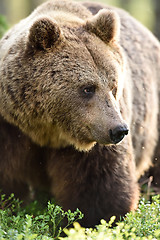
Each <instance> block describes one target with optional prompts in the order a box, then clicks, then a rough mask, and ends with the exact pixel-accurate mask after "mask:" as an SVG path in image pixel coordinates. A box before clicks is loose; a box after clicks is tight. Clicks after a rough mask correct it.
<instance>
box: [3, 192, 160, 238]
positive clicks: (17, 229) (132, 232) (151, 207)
mask: <svg viewBox="0 0 160 240" xmlns="http://www.w3.org/2000/svg"><path fill="white" fill-rule="evenodd" d="M0 206H1V209H0V240H7V239H8V240H12V239H14V240H24V239H26V240H32V239H35V240H39V239H40V240H53V239H61V240H63V239H64V240H67V239H69V240H83V239H84V240H92V239H95V240H112V239H115V240H128V239H129V240H133V239H134V240H141V239H142V240H147V239H148V240H151V239H152V240H156V239H160V214H159V213H160V196H154V197H153V198H152V203H150V202H149V201H147V202H146V201H145V200H144V199H142V200H141V201H140V204H139V208H138V210H137V211H135V212H131V213H128V214H127V215H126V216H125V218H124V219H122V220H121V221H119V222H118V223H116V226H114V227H113V226H112V225H113V222H114V220H115V217H114V216H113V217H112V218H111V219H110V221H109V222H108V223H107V222H106V221H104V220H101V224H100V225H98V226H96V228H95V229H92V228H90V229H88V228H86V229H85V228H82V227H81V226H80V225H79V224H78V223H77V222H75V221H77V220H78V219H81V218H82V217H83V214H82V213H81V212H80V211H79V210H78V209H77V210H76V211H75V212H74V213H72V212H71V211H70V210H69V211H67V212H64V211H63V210H62V208H61V207H59V206H56V205H54V204H53V203H51V202H48V206H47V207H46V208H44V207H42V206H41V205H39V204H38V203H37V202H36V201H35V202H33V203H32V204H30V205H29V206H28V207H27V208H24V207H23V208H22V207H21V203H20V202H19V201H18V200H16V199H15V198H14V195H13V194H12V195H11V196H10V197H9V199H7V200H6V199H5V196H4V195H2V197H1V201H0ZM28 209H29V210H28ZM64 220H65V225H64ZM74 222H75V223H74ZM71 224H73V226H74V227H72V228H70V229H68V227H70V226H71ZM63 232H65V234H66V235H65V236H64V234H63ZM62 236H63V237H62Z"/></svg>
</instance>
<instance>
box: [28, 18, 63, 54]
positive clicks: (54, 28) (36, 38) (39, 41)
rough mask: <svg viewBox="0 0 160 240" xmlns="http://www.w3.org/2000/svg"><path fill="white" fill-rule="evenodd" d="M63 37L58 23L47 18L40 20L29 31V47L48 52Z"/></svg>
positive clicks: (33, 49)
mask: <svg viewBox="0 0 160 240" xmlns="http://www.w3.org/2000/svg"><path fill="white" fill-rule="evenodd" d="M60 37H61V31H60V28H59V26H58V25H57V23H55V22H53V21H52V20H51V19H49V18H47V17H45V18H44V17H43V18H40V19H38V20H37V21H36V22H34V24H33V25H32V26H31V28H30V31H29V37H28V43H27V45H28V46H27V47H28V48H30V49H32V51H36V50H46V49H49V48H51V47H53V46H54V45H55V44H56V43H57V42H58V41H59V40H60Z"/></svg>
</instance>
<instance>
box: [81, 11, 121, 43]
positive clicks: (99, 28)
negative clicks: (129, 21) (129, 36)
mask: <svg viewBox="0 0 160 240" xmlns="http://www.w3.org/2000/svg"><path fill="white" fill-rule="evenodd" d="M85 27H86V29H87V30H88V31H90V32H92V33H94V34H95V35H96V36H98V37H99V38H100V39H101V40H103V41H104V42H105V43H109V42H110V41H111V40H113V39H117V38H118V37H119V32H120V19H119V16H118V14H117V13H116V12H114V11H112V10H107V9H102V10H100V11H99V12H98V13H97V14H96V15H95V16H93V17H91V18H90V19H88V20H87V22H86V25H85Z"/></svg>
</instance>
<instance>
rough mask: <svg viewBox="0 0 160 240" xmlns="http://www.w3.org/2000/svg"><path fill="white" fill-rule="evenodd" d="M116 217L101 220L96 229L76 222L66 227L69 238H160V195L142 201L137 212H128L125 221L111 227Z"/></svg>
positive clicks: (137, 239) (98, 239)
mask: <svg viewBox="0 0 160 240" xmlns="http://www.w3.org/2000/svg"><path fill="white" fill-rule="evenodd" d="M114 219H115V217H112V218H111V220H110V222H109V223H107V222H106V221H104V220H101V224H100V225H98V226H97V227H96V229H92V228H91V229H85V228H82V227H81V226H80V225H79V224H78V223H74V228H72V229H69V230H68V229H65V233H66V234H67V237H65V239H66V240H67V239H69V240H78V239H84V240H92V239H96V240H112V239H116V240H122V239H124V240H128V239H129V240H133V239H134V240H147V239H148V240H151V239H152V240H156V239H160V196H155V197H153V202H152V203H150V202H145V200H144V199H142V200H141V201H140V204H139V208H138V210H137V211H135V212H131V213H128V214H127V215H126V217H125V218H124V219H123V221H121V222H118V223H117V224H116V226H115V227H113V228H111V226H112V224H113V222H114Z"/></svg>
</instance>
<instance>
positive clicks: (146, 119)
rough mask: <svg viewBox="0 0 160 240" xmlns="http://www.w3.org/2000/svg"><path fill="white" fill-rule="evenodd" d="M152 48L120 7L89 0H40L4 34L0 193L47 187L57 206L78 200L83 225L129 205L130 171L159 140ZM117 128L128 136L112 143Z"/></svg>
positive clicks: (132, 195) (158, 61)
mask: <svg viewBox="0 0 160 240" xmlns="http://www.w3.org/2000/svg"><path fill="white" fill-rule="evenodd" d="M99 10H100V11H99ZM159 51H160V45H159V42H158V41H157V40H156V39H155V38H154V36H153V35H152V34H151V33H150V32H149V31H148V30H147V29H146V28H144V27H143V26H142V25H141V24H140V23H138V22H137V21H136V20H135V19H133V18H132V17H131V16H129V15H128V14H127V13H126V12H124V11H123V10H120V9H116V8H113V7H106V6H103V5H99V4H96V3H83V4H82V3H75V2H70V1H65V0H64V1H49V2H46V3H44V4H43V5H41V6H40V7H38V8H37V9H36V10H35V11H34V12H33V13H32V14H31V15H30V16H29V17H28V18H26V19H24V20H22V21H21V22H20V23H19V24H17V25H16V26H15V27H13V28H12V29H11V30H10V31H9V32H8V33H6V35H5V36H4V37H3V38H2V40H1V41H0V113H1V118H0V154H1V157H0V176H1V180H0V187H1V188H2V189H3V191H4V192H5V193H6V194H10V193H11V192H15V194H16V196H17V197H20V198H23V199H27V198H28V196H29V190H30V188H32V189H36V190H37V189H40V190H45V191H48V192H49V193H51V194H53V195H54V196H55V199H56V201H57V203H59V204H61V205H62V206H63V208H64V209H71V210H75V209H76V208H79V209H80V210H81V211H82V212H83V213H84V214H85V217H84V219H83V220H82V222H81V224H83V225H84V226H88V227H89V226H94V225H95V224H98V223H99V221H100V219H101V218H104V219H106V220H108V219H109V218H110V217H111V216H112V215H116V216H117V217H119V216H122V215H124V214H125V213H127V212H128V211H130V210H134V209H135V208H136V206H137V203H138V198H139V189H138V184H137V179H138V177H139V176H140V175H142V174H143V172H144V171H145V170H146V169H147V168H148V167H149V166H150V164H151V160H152V158H153V156H154V154H155V149H156V146H158V144H159V142H158V138H159V133H158V125H159V123H158V116H159V99H158V97H159V95H160V94H159V92H160V87H159V84H160V83H159V82H160V79H159V71H160V56H159ZM117 126H118V127H119V126H120V127H121V129H125V134H126V133H127V132H128V128H129V134H128V135H127V136H125V137H124V136H123V137H124V139H123V141H121V142H120V143H119V144H117V145H116V144H113V143H114V142H113V139H112V138H111V134H110V133H111V132H112V133H113V132H114V131H115V129H117ZM125 134H124V135H125ZM121 137H122V135H121ZM121 137H120V138H119V139H118V140H117V139H116V141H117V142H118V141H119V140H121ZM123 137H122V138H123ZM116 141H115V143H116ZM157 149H158V148H157ZM158 154H159V152H158V151H157V153H156V157H157V158H160V156H159V155H158Z"/></svg>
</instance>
